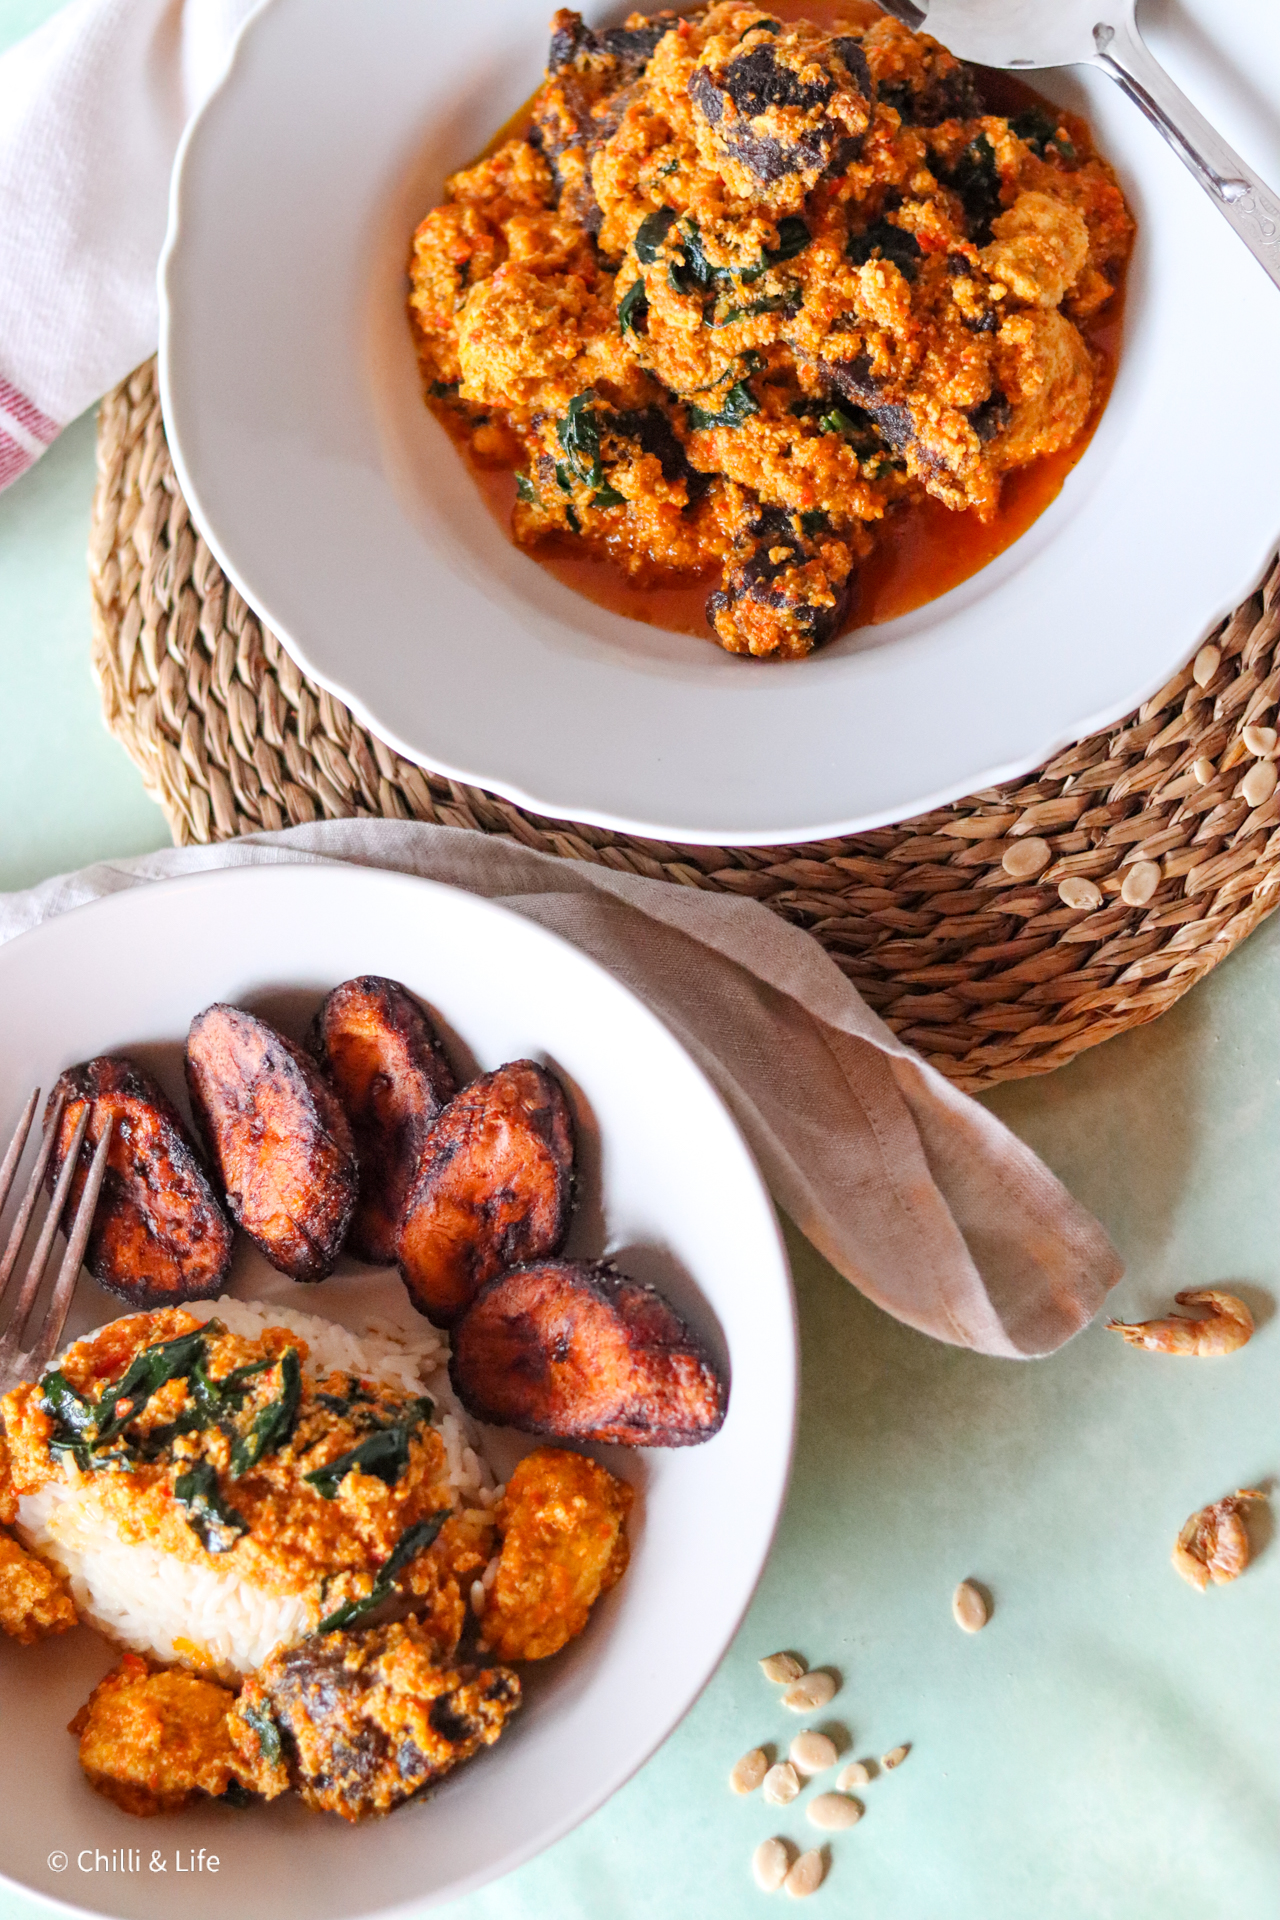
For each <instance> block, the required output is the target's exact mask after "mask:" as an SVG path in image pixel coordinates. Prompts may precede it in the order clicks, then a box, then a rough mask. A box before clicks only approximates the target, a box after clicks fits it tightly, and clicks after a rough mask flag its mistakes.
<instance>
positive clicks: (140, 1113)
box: [45, 1053, 232, 1307]
mask: <svg viewBox="0 0 1280 1920" xmlns="http://www.w3.org/2000/svg"><path fill="white" fill-rule="evenodd" d="M64 1094H65V1095H66V1106H65V1107H64V1108H63V1111H62V1119H61V1122H60V1123H59V1126H58V1140H57V1144H56V1146H55V1147H54V1150H53V1155H52V1157H51V1159H50V1162H49V1170H48V1174H47V1176H46V1178H47V1181H48V1186H49V1191H50V1193H52V1191H53V1189H54V1186H55V1184H56V1183H57V1178H58V1175H59V1173H60V1172H61V1171H62V1165H63V1162H64V1161H65V1159H66V1156H67V1152H68V1149H69V1148H70V1145H71V1138H72V1135H73V1134H74V1132H75V1130H76V1125H77V1123H78V1121H79V1119H80V1115H81V1113H82V1112H83V1111H84V1108H85V1105H86V1103H87V1104H88V1106H89V1124H88V1127H87V1129H86V1132H85V1138H84V1145H83V1146H82V1148H81V1149H80V1161H79V1165H78V1167H77V1168H76V1172H75V1174H74V1175H73V1177H72V1182H71V1192H70V1195H69V1197H68V1200H67V1205H66V1210H65V1212H64V1215H63V1219H64V1222H65V1223H66V1225H67V1227H68V1229H69V1227H70V1223H71V1222H72V1221H73V1220H74V1218H75V1212H76V1208H77V1207H78V1205H79V1204H80V1195H81V1193H82V1192H83V1191H84V1183H85V1181H86V1179H87V1178H88V1175H89V1168H90V1166H91V1165H92V1164H93V1154H94V1149H95V1147H96V1146H97V1143H98V1141H99V1140H100V1139H101V1137H102V1132H103V1128H104V1127H105V1125H106V1123H107V1120H108V1119H110V1120H111V1122H112V1136H111V1145H110V1147H109V1148H108V1151H107V1168H106V1173H105V1174H104V1176H103V1181H102V1191H101V1193H100V1194H99V1196H98V1204H97V1206H96V1207H95V1208H94V1212H93V1225H92V1226H91V1228H90V1229H89V1244H88V1248H87V1250H86V1254H85V1261H86V1264H87V1266H88V1268H89V1271H90V1273H91V1274H92V1275H93V1277H94V1279H95V1280H96V1281H97V1282H98V1284H99V1285H100V1286H103V1287H106V1288H107V1289H108V1290H109V1291H110V1292H111V1293H118V1294H119V1295H120V1297H121V1299H122V1300H127V1301H128V1302H129V1304H130V1306H133V1307H166V1306H174V1305H176V1304H177V1303H178V1302H179V1301H181V1300H205V1299H210V1298H212V1297H213V1296H214V1295H215V1294H218V1293H221V1291H222V1287H223V1282H224V1281H225V1279H226V1277H227V1268H228V1267H229V1266H230V1264H231V1240H232V1228H231V1222H230V1221H229V1220H228V1219H227V1216H226V1214H225V1213H224V1212H223V1210H222V1208H221V1206H220V1205H219V1203H218V1198H217V1195H216V1194H215V1192H214V1190H213V1186H212V1184H211V1183H210V1180H209V1177H208V1175H207V1173H206V1172H205V1169H204V1166H203V1165H202V1163H201V1160H200V1157H199V1155H198V1154H197V1152H196V1148H195V1143H194V1141H193V1140H192V1138H191V1136H190V1134H189V1133H188V1132H187V1129H186V1127H185V1126H184V1125H183V1123H182V1118H181V1115H180V1114H179V1113H178V1110H177V1108H176V1107H175V1106H174V1104H173V1102H172V1101H171V1100H170V1099H169V1096H168V1095H167V1094H166V1093H165V1091H164V1089H163V1088H162V1087H161V1086H160V1084H159V1082H158V1081H156V1080H153V1079H152V1077H151V1075H150V1074H149V1073H146V1072H144V1071H143V1069H142V1068H141V1067H139V1066H135V1065H134V1063H133V1061H132V1060H126V1059H124V1058H122V1057H121V1056H120V1055H117V1054H109V1053H104V1054H99V1055H98V1057H97V1058H96V1059H94V1060H85V1061H83V1062H82V1063H81V1064H80V1065H79V1066H77V1067H68V1068H67V1071H66V1072H65V1073H64V1074H62V1075H60V1076H59V1079H58V1081H57V1084H56V1085H55V1087H54V1089H53V1091H52V1093H51V1094H50V1095H49V1103H48V1106H47V1107H46V1108H45V1124H46V1125H47V1124H48V1122H49V1119H50V1117H51V1116H52V1114H53V1112H54V1109H55V1108H56V1106H57V1104H58V1101H59V1099H60V1098H61V1097H62V1096H63V1095H64Z"/></svg>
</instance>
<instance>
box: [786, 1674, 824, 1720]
mask: <svg viewBox="0 0 1280 1920" xmlns="http://www.w3.org/2000/svg"><path fill="white" fill-rule="evenodd" d="M835 1697H836V1683H835V1681H834V1679H833V1678H832V1676H831V1675H830V1674H829V1673H822V1672H818V1673H806V1674H805V1676H804V1678H803V1680H797V1681H796V1682H795V1684H794V1685H793V1686H790V1687H788V1688H787V1690H786V1692H785V1693H784V1694H783V1696H782V1704H783V1706H784V1707H790V1709H791V1711H792V1713H812V1712H813V1711H814V1710H815V1709H816V1708H818V1707H825V1706H826V1705H827V1703H828V1701H830V1700H834V1699H835Z"/></svg>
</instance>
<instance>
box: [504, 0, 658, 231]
mask: <svg viewBox="0 0 1280 1920" xmlns="http://www.w3.org/2000/svg"><path fill="white" fill-rule="evenodd" d="M637 17H639V18H641V19H642V20H643V24H641V25H639V26H636V25H627V26H622V27H608V28H604V29H602V30H601V31H599V32H596V31H593V30H592V29H591V28H590V27H588V26H587V24H586V23H585V21H584V20H583V18H582V15H581V14H580V13H573V12H571V11H570V10H569V9H568V8H567V7H562V8H561V9H560V11H559V12H558V13H557V14H556V15H555V17H554V19H553V21H552V29H553V31H552V35H551V45H550V48H549V49H548V53H547V81H548V84H547V86H545V87H544V88H542V89H541V91H540V93H539V97H538V104H537V109H536V113H535V117H534V121H533V125H532V127H531V128H530V131H529V138H530V140H531V141H532V142H533V144H534V146H536V147H539V148H540V149H541V151H542V152H543V153H544V154H545V156H546V158H547V160H548V161H549V162H550V165H551V171H552V174H553V176H554V179H555V183H556V188H557V195H558V204H559V208H560V211H561V212H562V213H563V214H564V215H565V216H566V218H568V219H572V220H576V221H578V222H579V223H580V224H581V225H582V226H584V227H585V228H586V230H587V232H588V233H595V232H597V231H598V230H599V226H600V220H601V214H600V208H599V205H598V203H597V201H596V197H595V192H594V190H593V188H592V185H591V156H592V154H593V153H594V152H595V151H596V149H597V147H599V146H601V145H603V143H604V142H605V141H606V140H608V139H609V138H610V136H611V135H612V134H613V133H615V132H616V131H617V128H618V126H619V124H620V123H621V120H622V116H623V114H624V113H625V112H626V110H627V107H628V105H629V104H630V102H631V100H632V99H633V98H634V93H635V89H636V86H637V83H638V82H639V80H640V79H641V77H642V75H643V74H644V70H645V68H646V67H647V66H648V64H649V61H650V60H651V59H652V57H653V51H654V48H655V47H656V46H657V44H658V42H659V41H660V40H661V38H662V36H663V34H665V33H666V32H668V31H669V29H670V28H671V27H673V26H674V25H675V22H676V15H675V14H674V13H658V14H654V15H653V16H652V17H651V18H649V19H643V16H633V19H634V18H637Z"/></svg>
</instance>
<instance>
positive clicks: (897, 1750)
mask: <svg viewBox="0 0 1280 1920" xmlns="http://www.w3.org/2000/svg"><path fill="white" fill-rule="evenodd" d="M910 1751H911V1749H910V1747H890V1749H889V1751H888V1753H886V1754H883V1755H882V1756H881V1759H880V1765H881V1766H882V1767H883V1768H884V1769H885V1771H886V1773H892V1772H893V1769H894V1768H895V1767H900V1766H901V1765H902V1763H903V1761H904V1760H905V1759H906V1757H907V1755H908V1754H909V1753H910Z"/></svg>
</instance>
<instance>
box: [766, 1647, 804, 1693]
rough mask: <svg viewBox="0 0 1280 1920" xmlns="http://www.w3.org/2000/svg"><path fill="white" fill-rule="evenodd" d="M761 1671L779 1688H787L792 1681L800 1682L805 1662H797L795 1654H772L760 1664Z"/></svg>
mask: <svg viewBox="0 0 1280 1920" xmlns="http://www.w3.org/2000/svg"><path fill="white" fill-rule="evenodd" d="M760 1671H761V1673H762V1674H763V1675H764V1677H765V1679H766V1680H774V1681H776V1682H777V1684H778V1685H779V1686H786V1685H788V1684H789V1683H790V1682H791V1681H792V1680H798V1679H799V1678H800V1675H801V1674H802V1673H803V1672H804V1661H803V1660H797V1659H796V1656H795V1655H794V1653H771V1654H770V1655H769V1658H768V1659H767V1660H762V1661H761V1662H760Z"/></svg>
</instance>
